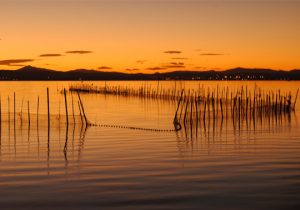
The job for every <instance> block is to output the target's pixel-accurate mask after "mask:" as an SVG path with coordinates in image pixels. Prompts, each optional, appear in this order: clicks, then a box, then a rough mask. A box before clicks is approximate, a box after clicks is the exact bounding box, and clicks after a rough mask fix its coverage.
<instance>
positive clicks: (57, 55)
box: [40, 53, 62, 57]
mask: <svg viewBox="0 0 300 210" xmlns="http://www.w3.org/2000/svg"><path fill="white" fill-rule="evenodd" d="M59 56H62V54H56V53H49V54H42V55H40V57H59Z"/></svg>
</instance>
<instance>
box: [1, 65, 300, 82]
mask: <svg viewBox="0 0 300 210" xmlns="http://www.w3.org/2000/svg"><path fill="white" fill-rule="evenodd" d="M0 80H300V70H291V71H278V70H272V69H247V68H235V69H229V70H225V71H214V70H210V71H173V72H166V73H152V74H142V73H138V74H129V73H122V72H104V71H96V70H87V69H75V70H71V71H66V72H64V71H55V70H51V69H44V68H37V67H33V66H25V67H23V68H20V69H18V70H13V71H12V70H0Z"/></svg>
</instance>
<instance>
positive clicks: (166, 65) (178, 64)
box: [163, 62, 185, 68]
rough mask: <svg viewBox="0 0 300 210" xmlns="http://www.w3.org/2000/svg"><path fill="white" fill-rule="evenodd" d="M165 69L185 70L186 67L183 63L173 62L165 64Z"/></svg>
mask: <svg viewBox="0 0 300 210" xmlns="http://www.w3.org/2000/svg"><path fill="white" fill-rule="evenodd" d="M163 67H164V68H185V65H184V63H183V62H171V63H167V64H163Z"/></svg>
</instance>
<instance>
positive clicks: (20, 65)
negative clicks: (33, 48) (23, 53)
mask: <svg viewBox="0 0 300 210" xmlns="http://www.w3.org/2000/svg"><path fill="white" fill-rule="evenodd" d="M9 66H16V67H24V66H26V65H22V64H14V65H9Z"/></svg>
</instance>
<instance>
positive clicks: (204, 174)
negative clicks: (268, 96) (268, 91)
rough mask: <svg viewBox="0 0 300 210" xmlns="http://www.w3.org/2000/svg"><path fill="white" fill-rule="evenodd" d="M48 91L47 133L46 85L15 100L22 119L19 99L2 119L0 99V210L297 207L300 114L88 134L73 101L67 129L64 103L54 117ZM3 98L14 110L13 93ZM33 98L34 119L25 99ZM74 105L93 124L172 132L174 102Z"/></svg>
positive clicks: (94, 99) (106, 99)
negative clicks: (141, 128) (49, 117)
mask: <svg viewBox="0 0 300 210" xmlns="http://www.w3.org/2000/svg"><path fill="white" fill-rule="evenodd" d="M33 85H36V84H33ZM59 85H61V83H59ZM49 86H50V94H51V97H50V100H51V101H53V102H56V103H51V105H52V106H51V107H50V108H51V124H50V126H48V123H47V113H46V112H45V110H46V107H47V106H46V97H45V95H46V92H45V87H46V85H45V86H42V87H41V88H42V90H36V91H35V92H34V93H32V92H31V94H29V92H28V91H27V90H26V91H27V92H26V91H24V92H23V93H24V94H23V95H24V96H26V97H31V100H30V102H31V103H30V104H29V108H30V109H29V111H30V115H28V113H27V112H28V111H27V109H25V108H23V111H22V114H21V113H20V110H21V107H22V96H21V93H19V92H18V91H16V99H17V100H16V110H17V111H16V112H15V113H16V114H15V115H14V114H13V111H12V110H14V108H10V112H11V113H10V114H8V107H9V106H7V105H6V104H8V100H7V98H5V100H4V96H3V97H2V115H1V117H2V119H1V122H2V123H1V124H0V131H1V132H0V134H1V135H0V204H1V208H3V209H42V208H43V209H54V208H55V209H99V207H100V208H101V207H102V208H104V209H200V208H201V209H202V208H203V209H297V207H299V205H300V203H299V200H300V199H299V195H300V186H299V177H300V161H299V160H300V140H299V136H300V135H299V134H300V131H299V122H298V119H299V111H296V112H295V113H291V114H288V115H281V116H279V115H278V116H274V115H265V116H263V117H255V118H253V117H252V118H250V116H249V117H248V118H240V120H236V119H235V120H234V119H233V118H232V117H231V115H229V117H224V118H221V117H217V118H207V119H206V120H205V121H204V120H198V121H196V120H193V121H192V123H187V124H186V126H183V129H182V130H180V131H179V132H155V131H143V130H136V129H124V128H123V129H119V128H111V127H92V126H91V127H86V126H85V125H84V124H83V123H82V121H81V120H82V119H81V118H80V114H79V109H78V105H77V98H76V97H75V96H73V100H74V102H73V106H74V108H73V109H72V96H71V95H68V102H69V104H68V106H69V113H70V118H69V121H70V123H69V124H67V125H66V123H65V120H66V119H65V115H63V114H62V113H63V111H62V110H63V107H64V103H62V104H61V105H60V107H61V111H60V112H58V109H57V112H55V110H56V108H55V107H57V108H58V107H59V106H58V105H59V104H58V103H59V100H60V101H61V102H63V101H64V99H63V96H62V95H61V94H60V93H55V91H54V89H53V87H52V86H51V85H49ZM55 87H56V85H55ZM30 91H33V90H31V89H30ZM8 95H10V105H11V106H12V107H13V103H12V101H13V100H11V98H12V99H13V92H8ZM38 95H39V96H40V102H39V103H40V114H39V115H38V116H37V115H36V113H37V111H35V110H37V104H36V103H33V101H37V96H38ZM58 97H60V99H59V98H58ZM24 98H25V97H24ZM82 99H83V103H84V105H85V109H86V112H87V116H88V118H89V119H90V120H91V121H92V122H95V123H99V124H111V125H126V126H137V127H146V128H160V129H168V128H172V121H173V117H174V111H175V109H176V102H168V101H161V100H141V99H137V98H135V99H134V98H133V99H128V98H122V97H114V96H99V95H83V96H82ZM27 100H28V99H27V98H25V99H24V106H25V104H26V105H27V102H26V101H27ZM4 101H5V102H4ZM25 102H26V103H25ZM26 108H28V107H26ZM72 110H74V119H73V115H72ZM29 118H30V124H29V123H28V121H29ZM14 119H16V120H14ZM237 119H238V118H237ZM188 121H190V120H189V119H188ZM8 122H10V123H8Z"/></svg>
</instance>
